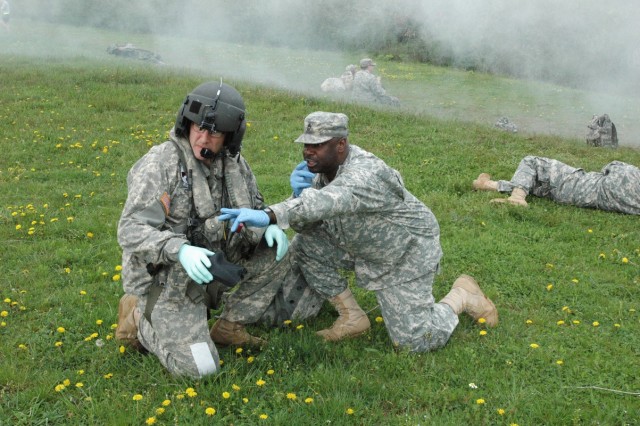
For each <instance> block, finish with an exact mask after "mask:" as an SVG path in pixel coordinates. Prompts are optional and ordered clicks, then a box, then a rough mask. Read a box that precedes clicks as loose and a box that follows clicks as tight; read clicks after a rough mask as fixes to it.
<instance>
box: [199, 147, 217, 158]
mask: <svg viewBox="0 0 640 426" xmlns="http://www.w3.org/2000/svg"><path fill="white" fill-rule="evenodd" d="M200 156H202V158H206V159H208V160H211V159H213V158H215V156H216V154H214V153H213V151H211V150H210V149H208V148H202V149H201V150H200Z"/></svg>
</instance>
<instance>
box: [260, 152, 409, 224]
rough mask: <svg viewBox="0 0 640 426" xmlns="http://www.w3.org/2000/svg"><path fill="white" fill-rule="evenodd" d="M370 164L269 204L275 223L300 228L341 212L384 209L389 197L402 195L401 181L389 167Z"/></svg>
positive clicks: (339, 214)
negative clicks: (285, 199)
mask: <svg viewBox="0 0 640 426" xmlns="http://www.w3.org/2000/svg"><path fill="white" fill-rule="evenodd" d="M367 166H369V167H367ZM371 166H372V165H371V164H362V165H360V166H359V167H353V168H351V169H350V170H348V171H346V172H344V173H342V174H340V175H339V176H338V177H336V179H335V180H334V181H333V182H331V183H330V184H329V185H327V186H325V187H323V188H321V189H315V188H308V189H306V190H304V191H303V192H302V194H301V195H300V197H298V198H295V199H290V200H287V201H283V202H281V203H278V204H275V205H273V206H270V208H271V210H272V211H273V212H274V214H275V215H276V218H277V221H278V225H279V226H280V227H282V228H284V229H286V228H287V227H291V228H293V229H301V228H304V227H305V226H307V225H309V224H311V223H314V222H319V221H322V220H328V219H331V218H334V217H338V216H342V215H352V214H359V213H366V212H377V213H382V212H384V210H385V209H388V208H389V206H390V205H393V203H389V199H390V198H391V199H401V198H402V197H403V188H402V181H401V180H400V179H399V176H398V175H397V174H395V173H393V171H392V170H391V169H379V168H376V167H371Z"/></svg>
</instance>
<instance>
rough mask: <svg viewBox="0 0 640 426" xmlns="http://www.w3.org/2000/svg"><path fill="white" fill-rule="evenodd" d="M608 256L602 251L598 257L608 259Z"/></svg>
mask: <svg viewBox="0 0 640 426" xmlns="http://www.w3.org/2000/svg"><path fill="white" fill-rule="evenodd" d="M606 258H607V255H606V254H604V253H600V254H599V255H598V259H606Z"/></svg>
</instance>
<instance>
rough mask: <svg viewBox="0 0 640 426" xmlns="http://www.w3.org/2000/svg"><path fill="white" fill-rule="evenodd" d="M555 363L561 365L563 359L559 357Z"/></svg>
mask: <svg viewBox="0 0 640 426" xmlns="http://www.w3.org/2000/svg"><path fill="white" fill-rule="evenodd" d="M556 364H558V365H562V364H564V361H563V360H561V359H559V360H557V361H556Z"/></svg>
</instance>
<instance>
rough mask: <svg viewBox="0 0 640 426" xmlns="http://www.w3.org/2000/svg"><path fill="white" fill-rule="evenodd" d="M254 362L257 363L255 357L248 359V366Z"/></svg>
mask: <svg viewBox="0 0 640 426" xmlns="http://www.w3.org/2000/svg"><path fill="white" fill-rule="evenodd" d="M253 361H255V357H252V356H250V357H249V358H247V364H251V363H252V362H253Z"/></svg>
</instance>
